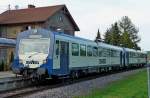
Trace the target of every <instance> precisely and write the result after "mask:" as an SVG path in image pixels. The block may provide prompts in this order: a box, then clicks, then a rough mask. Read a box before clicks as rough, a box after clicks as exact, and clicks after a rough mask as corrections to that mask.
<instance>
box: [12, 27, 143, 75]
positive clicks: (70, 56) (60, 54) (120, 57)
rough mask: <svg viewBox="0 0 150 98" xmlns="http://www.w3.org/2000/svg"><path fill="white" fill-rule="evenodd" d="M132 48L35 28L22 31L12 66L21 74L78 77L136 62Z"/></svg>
mask: <svg viewBox="0 0 150 98" xmlns="http://www.w3.org/2000/svg"><path fill="white" fill-rule="evenodd" d="M130 52H133V50H132V51H131V50H130V49H124V48H122V47H117V46H113V45H108V44H105V43H101V42H99V43H97V42H94V41H91V40H87V39H82V38H78V37H73V36H70V35H66V34H63V33H58V32H52V31H47V30H44V29H33V30H27V31H24V32H22V33H20V34H19V35H18V37H17V44H16V53H15V58H14V62H13V64H12V69H13V71H14V72H15V73H17V74H23V75H30V76H32V77H36V76H46V77H51V76H57V77H59V76H73V77H74V76H78V74H79V73H91V72H100V71H102V70H111V69H113V68H118V67H119V68H120V67H124V66H125V65H128V64H131V63H132V62H133V63H134V62H136V59H132V58H128V57H129V53H130ZM130 59H131V60H130ZM132 60H133V61H132ZM141 60H142V59H141ZM125 61H126V63H125ZM143 62H144V61H143ZM127 63H128V64H127ZM136 63H138V62H136Z"/></svg>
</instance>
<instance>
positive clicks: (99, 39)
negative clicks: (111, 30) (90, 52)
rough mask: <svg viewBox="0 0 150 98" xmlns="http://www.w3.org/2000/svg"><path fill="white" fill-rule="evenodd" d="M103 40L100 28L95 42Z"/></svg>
mask: <svg viewBox="0 0 150 98" xmlns="http://www.w3.org/2000/svg"><path fill="white" fill-rule="evenodd" d="M101 41H102V38H101V34H100V32H99V29H98V31H97V36H96V39H95V42H101Z"/></svg>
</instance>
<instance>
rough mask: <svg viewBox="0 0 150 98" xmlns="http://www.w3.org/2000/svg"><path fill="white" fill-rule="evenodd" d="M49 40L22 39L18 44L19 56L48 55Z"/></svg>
mask: <svg viewBox="0 0 150 98" xmlns="http://www.w3.org/2000/svg"><path fill="white" fill-rule="evenodd" d="M49 46H50V38H38V39H22V40H21V41H20V44H19V54H35V53H36V54H38V53H43V54H48V52H49Z"/></svg>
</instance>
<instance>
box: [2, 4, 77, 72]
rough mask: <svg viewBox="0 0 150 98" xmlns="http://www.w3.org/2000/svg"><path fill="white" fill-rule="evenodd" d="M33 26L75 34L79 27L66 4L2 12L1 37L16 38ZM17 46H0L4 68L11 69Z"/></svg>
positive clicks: (30, 6)
mask: <svg viewBox="0 0 150 98" xmlns="http://www.w3.org/2000/svg"><path fill="white" fill-rule="evenodd" d="M31 28H45V29H47V30H52V31H59V32H65V33H66V34H69V35H73V36H74V35H75V31H79V27H78V26H77V24H76V23H75V21H74V19H73V17H72V16H71V14H70V12H69V11H68V9H67V7H66V6H65V5H55V6H48V7H35V6H34V5H28V8H26V9H15V10H7V11H5V12H3V13H1V14H0V38H8V39H14V40H15V39H16V37H17V35H18V33H19V32H22V31H24V30H27V29H31ZM14 50H15V47H11V46H10V47H9V46H7V47H3V46H1V47H0V65H1V62H4V63H5V67H4V70H9V69H10V63H11V59H12V58H11V57H12V55H14Z"/></svg>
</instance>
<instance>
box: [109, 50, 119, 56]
mask: <svg viewBox="0 0 150 98" xmlns="http://www.w3.org/2000/svg"><path fill="white" fill-rule="evenodd" d="M119 56H120V52H119V51H117V50H111V57H119Z"/></svg>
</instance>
